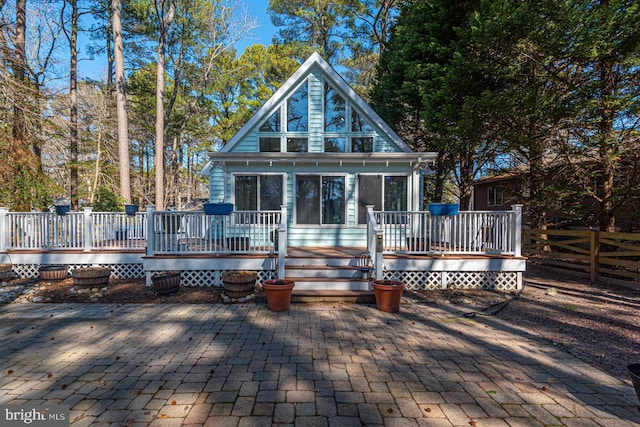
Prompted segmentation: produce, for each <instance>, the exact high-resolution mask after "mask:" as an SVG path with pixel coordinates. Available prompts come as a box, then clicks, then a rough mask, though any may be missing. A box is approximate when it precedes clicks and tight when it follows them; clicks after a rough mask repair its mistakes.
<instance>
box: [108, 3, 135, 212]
mask: <svg viewBox="0 0 640 427" xmlns="http://www.w3.org/2000/svg"><path fill="white" fill-rule="evenodd" d="M120 12H121V4H120V0H112V2H111V13H112V16H113V24H112V25H113V57H114V60H115V63H116V75H115V77H116V113H117V116H118V154H119V158H120V196H122V198H123V199H124V201H125V203H131V183H130V177H129V133H128V131H129V129H128V128H129V124H128V120H127V97H126V92H125V80H124V53H123V41H122V20H121V17H120Z"/></svg>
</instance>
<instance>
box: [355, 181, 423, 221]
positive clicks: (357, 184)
mask: <svg viewBox="0 0 640 427" xmlns="http://www.w3.org/2000/svg"><path fill="white" fill-rule="evenodd" d="M362 175H365V176H378V175H380V178H381V179H382V194H381V196H382V199H381V200H382V203H384V191H385V180H384V178H385V177H387V176H404V177H406V178H407V194H405V205H406V206H407V209H410V206H409V202H410V201H411V197H410V192H411V191H412V190H411V188H410V187H409V185H410V182H411V174H409V173H375V172H363V173H358V174H356V181H355V184H354V185H355V191H354V193H355V197H356V199H355V203H354V207H355V222H356V228H364V227H366V226H367V224H366V223H365V224H359V223H358V218H359V216H360V212H359V211H358V209H359V208H358V205H359V203H358V202H359V200H360V176H362ZM382 208H383V209H384V206H382Z"/></svg>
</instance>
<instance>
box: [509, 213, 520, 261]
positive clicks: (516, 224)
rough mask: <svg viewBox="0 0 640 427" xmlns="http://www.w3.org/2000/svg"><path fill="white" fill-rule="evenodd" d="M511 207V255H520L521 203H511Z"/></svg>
mask: <svg viewBox="0 0 640 427" xmlns="http://www.w3.org/2000/svg"><path fill="white" fill-rule="evenodd" d="M511 209H513V214H514V215H513V238H512V239H513V255H514V256H517V257H521V256H522V205H511Z"/></svg>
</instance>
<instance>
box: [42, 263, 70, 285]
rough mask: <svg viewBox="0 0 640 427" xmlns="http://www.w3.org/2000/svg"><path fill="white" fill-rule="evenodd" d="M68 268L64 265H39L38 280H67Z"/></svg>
mask: <svg viewBox="0 0 640 427" xmlns="http://www.w3.org/2000/svg"><path fill="white" fill-rule="evenodd" d="M68 271H69V268H68V267H67V266H66V265H41V266H40V268H39V269H38V272H39V273H40V280H47V281H57V280H64V279H66V278H67V273H68Z"/></svg>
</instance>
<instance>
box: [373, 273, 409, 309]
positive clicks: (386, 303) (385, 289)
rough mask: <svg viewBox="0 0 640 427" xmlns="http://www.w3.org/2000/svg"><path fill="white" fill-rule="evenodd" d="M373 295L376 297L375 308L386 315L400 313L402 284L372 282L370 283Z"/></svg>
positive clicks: (398, 282) (397, 281) (384, 281)
mask: <svg viewBox="0 0 640 427" xmlns="http://www.w3.org/2000/svg"><path fill="white" fill-rule="evenodd" d="M371 286H373V293H374V294H375V296H376V307H377V308H378V310H381V311H386V312H387V313H396V312H398V311H400V300H401V299H402V291H403V290H404V283H402V282H400V281H399V280H374V281H373V282H372V283H371Z"/></svg>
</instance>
